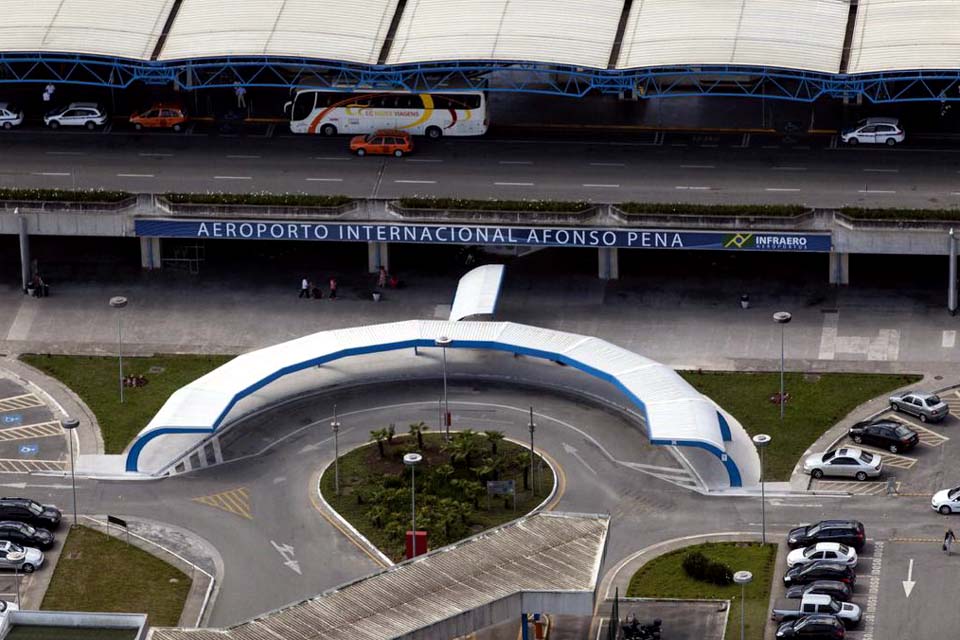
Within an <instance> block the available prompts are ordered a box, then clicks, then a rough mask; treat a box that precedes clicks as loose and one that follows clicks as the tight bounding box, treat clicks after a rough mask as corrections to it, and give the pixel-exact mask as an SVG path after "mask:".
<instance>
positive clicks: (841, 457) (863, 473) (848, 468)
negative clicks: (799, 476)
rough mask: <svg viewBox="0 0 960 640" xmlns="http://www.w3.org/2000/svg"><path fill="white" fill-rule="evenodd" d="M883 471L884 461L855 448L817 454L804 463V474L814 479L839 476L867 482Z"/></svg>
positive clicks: (808, 457)
mask: <svg viewBox="0 0 960 640" xmlns="http://www.w3.org/2000/svg"><path fill="white" fill-rule="evenodd" d="M882 470H883V461H882V460H881V459H880V456H878V455H876V454H875V453H870V452H869V451H863V450H862V449H857V448H855V447H843V448H842V449H834V450H833V451H827V452H826V453H815V454H813V455H811V456H807V459H806V460H804V461H803V472H804V473H809V474H810V475H811V476H813V477H814V478H822V477H824V476H837V477H840V478H856V479H857V480H866V479H867V478H876V477H877V476H879V475H880V472H881V471H882Z"/></svg>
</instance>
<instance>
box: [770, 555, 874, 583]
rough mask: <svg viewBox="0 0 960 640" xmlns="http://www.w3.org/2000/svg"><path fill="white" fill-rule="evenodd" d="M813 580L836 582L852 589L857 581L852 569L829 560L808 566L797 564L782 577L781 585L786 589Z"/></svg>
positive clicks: (811, 563)
mask: <svg viewBox="0 0 960 640" xmlns="http://www.w3.org/2000/svg"><path fill="white" fill-rule="evenodd" d="M814 580H836V581H837V582H843V583H844V584H848V585H850V587H851V588H853V585H854V584H855V583H856V581H857V574H856V572H855V571H854V570H853V567H848V566H847V565H845V564H839V563H837V562H830V561H829V560H815V561H814V562H810V563H808V564H798V565H797V566H795V567H793V568H791V569H790V570H789V571H787V573H786V575H784V576H783V584H785V585H786V586H788V587H792V586H793V585H795V584H807V583H808V582H813V581H814Z"/></svg>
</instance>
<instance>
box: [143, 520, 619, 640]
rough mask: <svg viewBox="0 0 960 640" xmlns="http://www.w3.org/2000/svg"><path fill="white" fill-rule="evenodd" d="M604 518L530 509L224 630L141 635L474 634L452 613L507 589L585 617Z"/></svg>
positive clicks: (172, 639) (301, 639) (297, 639)
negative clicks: (503, 522) (541, 596)
mask: <svg viewBox="0 0 960 640" xmlns="http://www.w3.org/2000/svg"><path fill="white" fill-rule="evenodd" d="M609 524H610V520H609V517H608V516H600V515H585V514H564V513H540V514H537V515H534V516H529V517H526V518H522V519H520V520H517V521H514V522H512V523H510V524H507V525H504V526H502V527H500V528H498V529H494V530H491V531H488V532H485V533H481V534H480V535H477V536H474V537H473V538H469V539H467V540H464V541H463V542H460V543H457V544H454V545H451V546H449V547H444V548H442V549H437V550H436V551H433V552H431V553H429V554H427V555H426V556H421V557H419V558H417V559H416V560H413V561H410V562H405V563H403V564H400V565H396V566H394V567H391V568H390V569H387V570H386V571H383V572H382V573H378V574H375V575H372V576H370V577H367V578H363V579H361V580H358V581H356V582H353V583H351V584H347V585H343V586H341V587H337V588H336V589H332V590H331V591H328V592H327V593H324V594H322V595H320V596H317V597H316V598H314V599H312V600H306V601H304V602H301V603H298V604H294V605H291V606H289V607H286V608H284V609H281V610H279V611H275V612H273V613H269V614H266V615H264V616H261V617H260V618H257V619H256V620H251V621H250V622H244V623H241V624H239V625H236V626H234V627H231V628H229V629H162V628H159V629H152V630H151V631H150V635H149V636H148V638H149V639H150V640H277V639H278V638H285V639H288V640H333V639H338V640H339V639H343V638H363V639H365V640H388V639H389V638H398V637H411V634H414V633H418V635H417V636H415V637H436V638H450V637H454V636H457V635H461V633H462V630H463V629H464V628H469V630H470V631H473V630H474V629H473V628H472V627H470V624H469V623H465V622H463V621H457V616H459V615H460V614H463V613H465V612H468V611H472V610H475V609H477V608H479V607H482V606H485V605H491V604H492V603H498V602H503V599H504V598H507V597H509V596H511V595H513V594H517V593H524V594H530V595H531V596H533V598H532V601H534V602H535V601H536V600H535V596H536V594H538V593H546V594H550V595H551V596H552V597H553V598H555V600H553V601H554V602H558V601H560V600H561V599H565V602H564V606H565V611H567V612H568V613H572V614H575V615H589V614H590V613H591V610H592V608H593V599H594V594H595V591H596V588H597V581H598V578H599V572H600V565H601V564H602V562H603V556H604V551H605V548H606V544H607V529H608V527H609ZM582 596H586V597H582ZM526 597H527V596H526V595H525V599H524V602H523V604H527V603H528V600H526ZM514 608H516V610H517V611H520V609H521V608H522V605H521V603H520V602H516V603H515V606H511V605H509V604H507V605H505V606H500V607H499V608H498V610H497V611H496V614H495V615H496V616H498V618H497V619H494V620H493V621H494V622H501V621H502V620H501V619H499V618H506V617H507V616H512V615H513V610H514ZM478 619H481V620H482V619H484V617H483V616H479V617H478ZM445 621H449V622H450V624H449V625H444V622H445ZM458 631H459V632H458Z"/></svg>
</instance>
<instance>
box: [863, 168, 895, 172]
mask: <svg viewBox="0 0 960 640" xmlns="http://www.w3.org/2000/svg"><path fill="white" fill-rule="evenodd" d="M863 171H864V172H865V173H900V169H864V170H863Z"/></svg>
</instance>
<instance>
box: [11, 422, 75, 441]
mask: <svg viewBox="0 0 960 640" xmlns="http://www.w3.org/2000/svg"><path fill="white" fill-rule="evenodd" d="M62 434H63V427H61V426H60V423H59V422H57V421H51V422H38V423H36V424H25V425H23V426H20V427H11V428H9V429H3V430H0V442H9V441H11V440H28V439H32V438H48V437H50V436H59V435H62Z"/></svg>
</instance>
